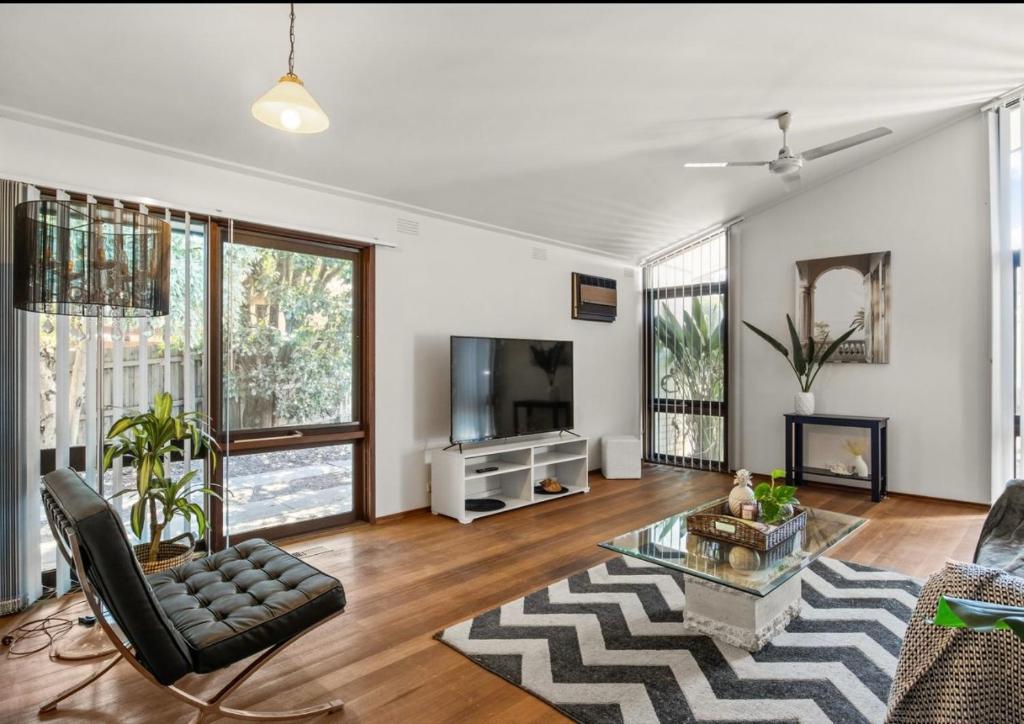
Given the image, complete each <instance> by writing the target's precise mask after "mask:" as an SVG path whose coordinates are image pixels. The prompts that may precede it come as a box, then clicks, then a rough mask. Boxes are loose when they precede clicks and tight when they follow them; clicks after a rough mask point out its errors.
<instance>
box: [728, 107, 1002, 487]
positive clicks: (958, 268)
mask: <svg viewBox="0 0 1024 724" xmlns="http://www.w3.org/2000/svg"><path fill="white" fill-rule="evenodd" d="M738 232H739V241H738V244H737V246H738V249H739V255H738V256H739V259H738V264H737V269H736V276H735V277H734V279H735V282H734V284H735V285H736V286H738V290H739V300H738V307H739V311H740V315H739V317H740V318H742V319H745V320H748V321H750V322H751V323H753V324H755V325H757V326H759V327H761V328H763V329H765V330H766V331H768V332H769V333H772V334H773V335H776V336H777V337H778V338H780V339H787V338H788V335H787V333H786V325H785V317H784V315H785V314H786V313H787V312H788V313H789V314H793V313H794V308H795V304H796V299H795V290H794V285H795V282H794V277H795V271H794V263H795V262H796V261H798V260H801V259H813V258H817V257H828V256H838V255H842V254H853V253H859V252H874V251H887V250H891V251H892V308H893V316H892V324H893V327H892V348H891V357H890V360H891V361H890V363H889V364H886V365H853V364H846V365H828V367H827V369H826V370H824V371H823V372H822V373H821V375H820V376H819V378H818V381H817V383H816V384H815V389H814V392H815V396H816V398H817V411H819V412H825V413H837V414H852V415H888V416H890V417H891V418H892V419H891V428H890V433H889V478H890V483H889V489H890V490H891V491H894V492H896V491H898V492H905V493H914V494H918V495H927V496H935V497H941V498H952V499H957V500H967V501H975V502H982V503H987V502H989V487H990V486H989V466H990V449H989V426H990V418H989V409H990V400H989V383H990V366H989V351H990V346H989V330H990V317H989V307H990V291H989V290H990V261H989V211H988V146H987V131H986V124H985V120H984V118H983V117H982V114H980V113H979V114H977V116H974V117H971V118H969V119H967V120H964V121H961V122H959V123H957V124H955V125H953V126H950V127H948V128H946V129H943V130H941V131H939V132H937V133H935V134H933V135H931V136H928V137H926V138H924V139H921V140H920V141H917V142H915V143H912V144H910V145H908V146H906V147H904V148H903V149H900V150H898V151H897V152H895V153H893V154H891V155H889V156H886V157H884V158H882V159H881V160H878V161H876V162H874V163H872V164H870V165H868V166H865V167H862V168H860V169H857V170H854V171H852V172H850V173H848V174H845V175H843V176H840V177H839V178H837V179H835V180H833V181H831V182H829V183H827V184H824V185H823V186H820V187H818V188H816V189H813V190H810V191H808V192H807V193H804V194H802V195H800V196H796V197H794V198H793V199H791V200H789V201H786V202H784V203H782V204H779V205H777V206H775V207H773V208H770V209H768V210H766V211H764V212H762V213H759V214H756V215H754V216H752V217H748V218H747V220H745V221H744V222H743V223H742V224H741V225H740V226H739V227H738ZM733 323H734V324H735V325H738V324H739V319H734V320H733ZM783 335H785V336H783ZM737 338H738V339H739V345H738V349H737V350H734V353H737V354H738V359H739V368H740V387H739V390H738V397H739V407H740V410H739V412H740V419H739V427H740V447H739V449H738V450H737V453H738V457H737V460H736V464H737V466H738V467H747V468H750V469H751V470H756V471H759V472H767V471H770V470H771V469H772V468H775V467H781V466H782V464H783V454H784V443H783V433H784V428H783V424H782V414H783V413H784V412H788V411H791V410H792V409H793V395H794V393H795V392H797V391H798V389H799V388H798V386H797V383H796V380H795V378H794V376H793V374H792V372H791V371H790V370H789V368H788V366H787V365H786V364H785V362H784V360H783V359H782V358H781V357H780V356H779V355H778V354H777V353H776V352H774V351H773V350H771V348H770V347H768V345H767V344H765V343H764V342H763V341H761V340H760V339H757V338H756V337H755V336H754V335H753V333H751V332H749V331H747V330H740V329H739V328H738V327H737V331H736V334H735V336H734V337H733V339H737ZM844 437H853V435H852V434H848V433H839V434H835V433H833V434H832V435H829V434H827V433H819V434H815V435H810V436H809V440H808V446H809V448H810V452H809V456H810V459H811V460H814V461H815V462H817V463H818V464H821V463H824V462H827V461H829V460H836V459H842V457H843V453H842V451H841V445H842V439H843V438H844ZM850 459H852V458H851V457H850V456H849V455H848V454H847V455H845V460H846V462H849V460H850Z"/></svg>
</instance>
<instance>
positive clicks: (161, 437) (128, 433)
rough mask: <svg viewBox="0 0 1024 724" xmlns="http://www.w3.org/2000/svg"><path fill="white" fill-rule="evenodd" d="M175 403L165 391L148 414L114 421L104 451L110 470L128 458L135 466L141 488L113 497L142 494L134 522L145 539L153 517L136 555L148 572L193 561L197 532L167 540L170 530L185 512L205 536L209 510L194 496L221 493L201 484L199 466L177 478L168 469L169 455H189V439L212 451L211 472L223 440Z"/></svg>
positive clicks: (196, 415)
mask: <svg viewBox="0 0 1024 724" xmlns="http://www.w3.org/2000/svg"><path fill="white" fill-rule="evenodd" d="M173 406H174V403H173V399H172V398H171V395H170V393H167V392H161V393H159V394H157V395H156V397H155V398H154V400H153V406H152V407H151V408H150V409H149V410H148V411H147V412H142V413H138V414H135V415H126V416H125V417H122V418H121V419H119V420H117V421H116V422H114V424H113V425H111V426H110V430H109V431H108V432H107V436H106V441H107V446H106V450H105V451H104V454H103V469H104V470H109V469H110V467H111V466H112V465H113V463H114V460H115V459H117V458H122V459H125V460H127V461H128V462H129V463H130V464H131V465H132V467H133V468H135V472H136V477H135V489H134V490H132V489H130V488H128V489H125V490H121V491H119V492H117V493H115V494H114V495H113V496H112V497H115V498H116V497H118V496H120V495H125V494H127V493H133V494H135V495H137V496H138V499H137V500H136V501H135V502H134V503H132V507H131V517H130V524H131V529H132V532H133V533H135V535H136V537H137V538H139V539H140V540H142V536H143V533H144V530H145V524H146V520H147V518H148V522H149V541H148V542H143V543H140V544H139V545H136V546H135V557H136V558H137V559H138V560H139V563H140V564H141V565H142V568H143V570H144V571H145V572H146V573H155V572H157V571H162V570H166V569H168V568H171V567H173V566H176V565H178V564H180V563H184V562H185V561H188V560H190V559H191V557H192V553H193V551H194V549H195V541H196V538H195V536H194V535H193V534H192V532H191V531H186V532H185V533H183V534H181V535H179V536H176V537H174V538H172V539H170V540H166V541H164V540H162V537H163V534H164V531H165V530H167V528H168V526H169V525H170V523H171V521H172V520H174V518H176V517H178V516H180V517H182V518H184V519H185V521H186V522H188V523H192V522H195V525H196V533H197V534H198V535H199V537H202V536H203V534H204V533H205V532H206V512H205V511H204V509H203V506H202V505H200V504H199V503H197V502H195V501H194V500H192V496H193V495H195V494H200V493H201V494H204V495H214V496H217V497H218V498H219V497H220V496H219V495H218V494H217V493H216V492H215V491H213V490H211V489H210V488H208V487H204V486H202V485H200V484H198V483H196V482H195V477H196V475H197V474H198V473H199V471H198V470H190V471H188V472H187V473H185V474H184V475H182V476H181V477H180V478H178V479H177V480H175V479H174V477H173V476H171V475H169V474H168V473H167V470H166V468H165V465H164V461H165V459H167V458H169V457H170V456H171V455H175V454H177V455H182V454H184V442H185V440H189V441H191V443H192V450H193V451H194V452H195V453H198V452H200V451H202V450H206V451H207V454H208V456H209V460H210V471H211V472H213V470H214V469H215V468H216V466H217V453H216V450H217V441H216V440H214V439H213V437H212V436H211V435H210V433H209V432H208V430H207V429H206V426H205V420H206V416H205V415H203V414H202V413H200V412H194V411H193V412H181V413H179V414H177V415H175V414H173ZM185 538H187V539H188V540H189V543H188V544H187V545H186V544H184V543H180V542H179V541H181V540H182V539H185Z"/></svg>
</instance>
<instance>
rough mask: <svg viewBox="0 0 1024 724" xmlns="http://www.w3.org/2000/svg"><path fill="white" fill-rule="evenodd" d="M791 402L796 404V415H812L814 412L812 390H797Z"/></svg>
mask: <svg viewBox="0 0 1024 724" xmlns="http://www.w3.org/2000/svg"><path fill="white" fill-rule="evenodd" d="M793 404H794V405H795V406H796V414H798V415H813V414H814V393H813V392H797V393H796V399H795V400H794V402H793Z"/></svg>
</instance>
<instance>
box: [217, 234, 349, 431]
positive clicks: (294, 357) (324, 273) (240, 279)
mask: <svg viewBox="0 0 1024 724" xmlns="http://www.w3.org/2000/svg"><path fill="white" fill-rule="evenodd" d="M224 253H225V264H224V267H225V275H224V295H225V299H224V309H225V310H226V311H225V328H226V332H225V340H224V349H225V355H226V356H225V360H224V387H225V405H226V409H225V418H226V420H227V421H228V423H229V424H230V427H231V429H233V430H236V431H237V430H251V429H261V428H275V427H286V426H300V425H323V424H335V423H342V422H350V421H352V420H353V392H352V384H353V371H354V365H353V349H354V340H353V291H354V290H353V271H354V267H355V264H354V262H353V261H352V260H351V259H347V258H343V259H339V258H335V257H330V256H321V255H318V254H303V253H299V252H295V251H285V250H281V249H270V248H264V247H258V246H249V245H247V244H243V243H237V239H236V243H234V244H230V245H228V246H227V247H225V252H224Z"/></svg>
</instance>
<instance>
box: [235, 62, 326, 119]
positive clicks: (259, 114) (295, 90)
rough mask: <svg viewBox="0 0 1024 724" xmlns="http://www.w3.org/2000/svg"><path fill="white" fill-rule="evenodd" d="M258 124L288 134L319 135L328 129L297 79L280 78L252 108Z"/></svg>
mask: <svg viewBox="0 0 1024 724" xmlns="http://www.w3.org/2000/svg"><path fill="white" fill-rule="evenodd" d="M252 115H253V117H255V118H256V120H257V121H259V122H260V123H265V124H267V125H268V126H271V127H272V128H277V129H279V130H282V131H288V132H289V133H320V132H321V131H326V130H327V127H328V126H330V125H331V121H330V119H328V118H327V114H326V113H324V109H323V108H321V107H320V104H319V103H317V102H316V101H315V100H314V99H313V96H311V95H310V94H309V91H307V90H306V88H305V86H303V85H302V81H301V80H299V77H298V76H297V75H291V74H289V75H283V76H281V80H279V81H278V82H277V85H275V86H274V87H273V88H271V89H270V90H269V91H267V92H266V93H265V94H263V96H261V97H260V98H259V100H257V101H256V102H255V103H253V104H252Z"/></svg>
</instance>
